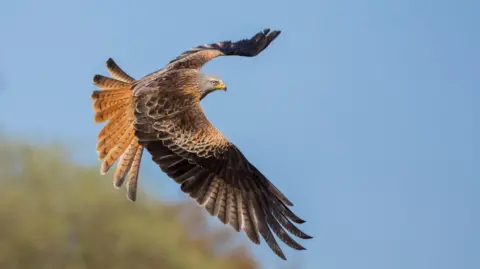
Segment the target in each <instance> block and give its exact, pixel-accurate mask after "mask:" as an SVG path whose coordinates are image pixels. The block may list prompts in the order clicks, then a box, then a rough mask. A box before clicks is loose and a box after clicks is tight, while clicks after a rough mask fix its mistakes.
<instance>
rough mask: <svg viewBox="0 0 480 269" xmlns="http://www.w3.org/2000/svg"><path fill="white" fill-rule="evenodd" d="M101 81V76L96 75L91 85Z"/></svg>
mask: <svg viewBox="0 0 480 269" xmlns="http://www.w3.org/2000/svg"><path fill="white" fill-rule="evenodd" d="M101 79H102V75H99V74H96V75H95V76H93V80H92V81H93V83H95V84H97V83H98V82H99V81H100V80H101Z"/></svg>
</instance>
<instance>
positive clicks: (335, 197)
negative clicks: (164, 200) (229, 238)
mask: <svg viewBox="0 0 480 269" xmlns="http://www.w3.org/2000/svg"><path fill="white" fill-rule="evenodd" d="M479 26H480V2H479V1H474V0H471V1H443V0H435V1H434V0H430V1H427V0H402V1H400V0H398V1H380V0H377V1H374V0H365V1H358V0H349V1H347V0H335V1H333V0H329V1H281V0H275V1H273V0H270V1H259V0H255V1H252V0H243V1H137V2H136V3H135V1H118V0H117V1H113V0H112V1H93V0H82V1H60V0H57V1H22V0H15V1H2V3H1V4H0V74H1V76H0V77H1V85H2V87H3V88H2V89H1V91H0V126H1V128H2V129H3V131H4V132H7V133H8V134H15V135H18V136H21V137H26V138H34V139H38V140H41V141H52V140H58V141H61V142H64V143H69V144H70V147H71V148H72V149H73V150H74V152H75V156H74V157H75V158H77V159H78V160H79V161H82V162H88V163H92V164H96V165H98V162H97V160H96V153H95V139H96V135H97V133H98V131H99V130H100V128H101V125H95V124H94V123H93V110H92V107H91V101H90V93H91V91H92V90H94V87H93V85H92V82H91V80H92V76H93V75H94V74H96V73H101V74H106V69H105V65H104V62H105V61H106V60H107V59H108V57H113V58H114V59H115V60H116V61H117V62H118V63H119V65H120V66H121V67H122V68H124V69H125V70H126V71H127V72H128V73H129V74H131V75H132V76H134V77H136V78H139V77H141V76H143V75H145V74H148V73H150V72H152V71H154V70H156V69H158V68H161V67H163V66H164V64H166V63H167V62H168V61H169V60H171V59H172V58H174V57H176V56H177V55H178V54H179V53H181V52H182V51H184V50H186V49H188V48H190V47H193V46H196V45H200V44H203V43H210V42H216V41H223V40H227V39H234V40H235V39H239V38H244V37H250V36H251V35H253V34H255V33H256V32H257V31H260V30H262V29H263V28H264V27H271V28H273V29H281V30H282V31H283V32H282V34H281V35H280V36H279V38H278V39H277V40H275V41H274V42H273V43H272V45H271V46H270V47H269V48H268V49H267V50H266V51H264V52H263V53H262V54H261V55H260V56H258V57H256V58H241V57H224V58H218V59H215V60H214V61H212V62H210V63H209V64H208V65H207V66H206V67H205V68H204V71H205V72H209V73H215V74H218V75H220V76H221V77H222V78H223V79H224V81H225V82H226V84H227V85H228V88H229V91H228V92H227V93H215V94H213V95H211V96H209V97H208V98H207V99H206V100H205V101H204V102H203V104H204V108H205V111H206V113H207V116H208V117H209V119H210V120H211V121H212V122H213V123H214V124H215V125H216V126H217V128H218V129H220V130H221V131H222V132H223V133H224V134H225V135H226V136H227V137H228V138H230V139H231V140H232V141H233V142H234V143H235V144H236V145H237V146H238V147H239V148H240V149H241V150H242V151H243V153H244V154H245V155H246V156H247V158H248V159H249V160H250V161H251V162H252V163H254V164H255V165H256V166H257V167H258V168H259V169H260V170H261V171H262V172H263V173H264V174H265V175H266V176H267V177H268V178H269V179H270V180H271V181H273V182H274V183H275V184H276V185H277V186H278V187H279V188H280V189H281V190H282V191H283V192H284V193H285V194H286V195H287V197H289V199H290V200H292V201H293V202H294V204H295V207H294V210H295V212H297V213H298V215H300V216H301V217H303V218H304V219H306V220H307V221H308V222H307V223H306V224H304V225H301V227H302V228H303V229H304V230H305V231H306V232H307V233H309V234H311V235H313V236H315V238H314V239H312V240H309V241H300V242H301V243H303V244H304V246H305V247H306V248H307V249H308V250H307V251H303V252H294V251H290V250H288V248H287V247H286V246H285V245H284V244H282V247H283V249H284V250H285V252H286V255H287V257H288V258H289V263H291V264H292V265H298V266H301V267H302V268H308V269H317V268H322V269H327V268H328V269H333V268H339V269H340V268H341V269H351V268H356V269H386V268H389V269H405V268H409V269H425V268H435V269H453V268H462V269H474V268H480V256H479V254H480V252H479V250H480V230H479V228H478V227H480V220H479V213H480V196H479V195H478V194H479V192H480V172H479V171H480V169H479V164H480V155H479V152H480V143H479V137H480V126H479V116H480V108H479V104H480V92H479V91H480V49H479V48H480V33H479ZM142 175H143V179H142V181H141V187H142V186H143V189H145V188H146V187H145V186H147V185H149V184H150V185H152V186H156V188H157V189H158V193H160V194H163V195H166V197H174V199H177V198H178V197H180V198H184V196H183V194H181V191H180V189H179V188H178V186H177V185H176V184H175V183H174V182H173V181H171V180H169V179H168V178H167V177H166V176H165V175H164V174H162V173H161V172H160V170H159V168H157V167H155V166H154V165H153V163H152V162H151V161H150V157H149V156H146V158H145V159H144V165H143V168H142ZM106 180H107V179H106ZM139 202H141V201H139ZM252 249H253V251H254V252H255V253H257V257H258V258H259V259H260V260H261V261H262V262H263V263H264V265H265V266H266V268H277V266H278V265H279V264H281V262H280V260H279V259H277V258H276V257H275V256H274V255H273V254H272V253H270V251H269V249H268V247H267V246H266V244H265V243H264V242H262V245H261V246H252Z"/></svg>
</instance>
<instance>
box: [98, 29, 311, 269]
mask: <svg viewBox="0 0 480 269" xmlns="http://www.w3.org/2000/svg"><path fill="white" fill-rule="evenodd" d="M279 34H280V31H270V29H268V28H267V29H265V30H263V31H261V32H258V33H257V34H256V35H254V36H253V37H252V38H250V39H243V40H239V41H236V42H232V41H224V42H217V43H212V44H205V45H201V46H197V47H194V48H192V49H190V50H187V51H185V52H183V53H182V54H181V55H180V56H178V57H177V58H175V59H173V60H171V61H170V62H169V63H168V65H166V66H165V67H164V68H162V69H160V70H158V71H155V72H153V73H151V74H149V75H147V76H145V77H143V78H141V79H138V80H136V79H134V78H132V77H130V76H129V75H127V74H126V73H125V72H124V71H123V70H122V69H121V68H120V67H119V66H118V65H117V64H116V63H115V62H114V61H113V60H112V59H111V58H110V59H108V61H107V62H106V66H107V70H108V72H109V73H110V75H111V78H110V77H106V76H102V75H95V76H94V78H93V83H94V84H95V85H96V86H97V87H99V88H100V89H99V90H96V91H94V92H93V93H92V95H91V98H92V101H93V108H94V111H95V118H94V120H95V122H96V123H101V122H107V121H108V123H107V124H106V125H105V126H104V127H103V129H102V130H101V131H100V133H99V134H98V143H97V153H98V157H99V159H100V160H101V161H102V162H101V168H100V172H101V174H105V173H106V172H107V171H108V170H109V169H110V167H111V166H112V165H113V164H114V163H115V162H116V161H118V165H117V168H116V171H115V174H114V179H113V182H114V186H115V187H116V188H120V187H121V186H122V184H123V182H124V181H125V180H126V183H127V184H126V186H127V187H126V188H127V197H128V199H130V200H132V201H135V200H136V191H137V179H138V172H139V167H140V162H141V159H142V154H143V150H144V149H147V151H148V152H149V153H150V155H151V156H152V160H153V161H154V162H155V163H156V164H157V165H158V166H160V169H161V170H162V171H163V172H164V173H166V174H167V175H168V177H170V178H171V179H173V180H174V181H175V182H176V183H178V184H180V188H181V190H182V191H183V192H184V193H186V194H188V195H189V196H190V197H191V198H193V199H195V200H196V201H197V203H198V204H199V205H201V206H204V207H205V209H206V210H207V211H208V213H210V215H212V216H216V217H217V218H218V219H220V221H222V222H223V223H224V224H229V225H231V226H232V227H233V228H234V229H235V230H236V231H237V232H240V231H244V232H245V233H246V235H247V237H248V238H249V239H250V240H251V241H252V242H253V243H255V244H260V237H259V234H260V235H261V236H262V237H263V238H264V240H265V241H266V243H267V244H268V246H269V247H270V248H271V249H272V251H273V252H274V253H275V254H277V255H278V256H279V257H280V258H282V259H284V260H286V257H285V255H284V253H283V251H282V250H281V248H280V247H279V245H278V243H277V241H276V240H275V238H274V237H273V234H272V231H273V232H274V233H275V234H276V235H277V237H278V238H280V239H281V240H282V241H283V242H284V243H285V244H287V245H288V246H290V247H291V248H293V249H297V250H304V249H305V248H304V247H302V246H301V245H300V244H298V243H297V242H296V241H295V240H293V239H292V238H291V237H290V236H289V235H288V234H287V232H286V231H285V230H287V231H288V232H290V233H291V234H293V235H295V236H297V237H299V238H302V239H309V238H312V237H311V236H309V235H307V234H305V233H304V232H302V231H301V230H300V229H298V228H297V227H296V226H295V225H294V224H293V223H292V222H294V223H298V224H300V223H304V222H305V221H304V220H302V219H301V218H299V217H298V216H297V215H295V214H294V213H293V212H292V211H291V210H290V209H289V206H293V204H292V202H290V201H289V200H288V199H287V198H286V197H285V195H284V194H283V193H282V192H281V191H280V190H279V189H277V188H276V187H275V186H274V185H273V184H272V183H271V182H270V181H269V180H268V179H267V178H266V177H265V176H264V175H263V174H262V173H261V172H260V171H259V170H258V169H257V168H256V167H255V166H254V165H253V164H251V163H250V162H249V161H248V160H247V159H246V158H245V156H244V155H243V154H242V153H241V152H240V150H239V149H238V148H237V147H236V146H235V145H234V144H232V143H231V142H230V141H229V140H228V139H227V138H226V137H225V136H224V135H223V134H222V133H221V132H220V131H219V130H217V129H216V128H215V127H214V126H213V125H212V123H210V121H209V120H208V119H207V117H206V116H205V114H204V112H203V110H202V107H201V105H200V101H201V100H202V99H203V98H205V97H206V96H207V95H208V94H210V93H212V92H214V91H217V90H223V91H226V89H227V87H226V86H225V83H224V82H223V81H222V80H221V79H220V78H219V77H218V76H215V75H209V74H204V73H201V72H200V69H201V68H202V67H203V65H204V64H206V63H207V62H208V61H210V60H212V59H213V58H215V57H218V56H230V55H236V56H244V57H253V56H256V55H258V54H259V53H260V52H262V51H263V50H264V49H265V48H267V47H268V46H269V44H270V43H271V42H272V41H273V40H274V39H275V38H277V36H278V35H279Z"/></svg>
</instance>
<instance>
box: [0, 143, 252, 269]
mask: <svg viewBox="0 0 480 269" xmlns="http://www.w3.org/2000/svg"><path fill="white" fill-rule="evenodd" d="M0 145H1V150H0V190H1V191H2V193H1V195H0V268H5V269H30V268H32V269H33V268H35V269H43V268H45V269H46V268H49V269H51V268H69V269H84V268H88V269H97V268H98V269H105V268H115V269H123V268H129V269H130V268H135V269H143V268H156V269H170V268H171V269H184V268H185V269H186V268H195V269H202V268H208V269H216V268H219V269H223V268H231V269H250V268H252V269H253V268H258V265H257V263H256V262H255V261H254V260H253V258H252V256H251V255H250V254H249V252H248V251H247V249H246V248H245V247H244V246H242V245H238V244H233V243H230V242H233V239H232V234H231V233H229V232H225V231H226V229H223V230H222V229H220V232H218V231H217V232H214V231H211V230H210V229H208V226H207V224H206V220H205V218H204V215H203V214H201V211H200V209H199V208H198V207H194V206H193V205H192V204H189V207H188V208H189V209H188V210H186V209H187V207H185V206H184V205H181V204H180V205H167V204H164V203H162V202H161V201H159V200H153V199H149V198H148V197H145V196H142V197H140V198H141V199H139V201H138V202H136V203H132V202H130V201H128V200H127V199H126V198H125V197H124V192H122V191H116V190H115V189H114V188H113V187H112V183H111V182H110V181H108V180H106V179H108V178H111V175H110V176H107V177H102V176H100V175H99V173H98V171H97V169H93V168H89V167H82V166H79V165H75V164H73V163H71V162H69V161H68V156H67V154H66V153H65V152H64V151H62V149H61V147H58V146H50V147H47V148H37V147H34V146H31V145H26V144H22V143H16V142H13V141H11V140H10V141H8V140H5V139H3V140H2V141H0ZM226 246H228V247H226ZM232 246H233V247H232ZM219 248H220V249H221V251H219Z"/></svg>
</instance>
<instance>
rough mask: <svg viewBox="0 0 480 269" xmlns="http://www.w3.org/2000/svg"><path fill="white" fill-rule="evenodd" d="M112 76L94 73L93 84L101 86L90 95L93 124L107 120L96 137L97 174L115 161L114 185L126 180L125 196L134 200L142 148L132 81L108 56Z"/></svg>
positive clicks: (120, 184)
mask: <svg viewBox="0 0 480 269" xmlns="http://www.w3.org/2000/svg"><path fill="white" fill-rule="evenodd" d="M106 65H107V70H108V72H109V73H110V75H111V76H112V77H111V78H109V77H105V76H102V75H95V76H94V77H93V83H94V84H95V85H96V86H97V87H99V88H100V90H98V91H94V92H93V93H92V95H91V98H92V101H93V109H94V111H95V118H94V121H95V123H101V122H108V123H107V124H106V125H105V126H104V127H103V129H102V130H101V131H100V133H99V134H98V137H97V153H98V158H99V159H100V160H101V161H102V164H101V168H100V173H101V174H102V175H103V174H105V173H106V172H107V171H108V170H109V169H110V167H112V165H113V164H114V163H115V162H116V161H117V160H119V161H118V165H117V169H116V171H115V174H114V176H113V185H114V186H115V187H116V188H120V187H121V186H122V184H123V182H124V181H125V179H127V197H128V199H130V200H132V201H135V200H136V194H137V180H138V172H139V169H140V162H141V159H142V153H143V147H142V146H141V145H140V144H138V140H137V138H136V137H135V133H134V130H133V120H134V116H133V107H132V106H133V95H132V84H133V82H134V81H135V79H133V78H132V77H130V76H129V75H127V74H126V73H125V72H124V71H123V70H122V69H121V68H120V67H119V66H118V65H117V64H116V63H115V62H114V61H113V60H112V59H111V58H110V59H108V61H107V62H106Z"/></svg>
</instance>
